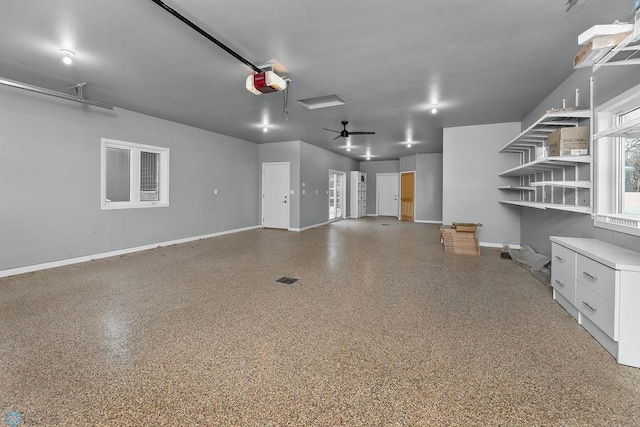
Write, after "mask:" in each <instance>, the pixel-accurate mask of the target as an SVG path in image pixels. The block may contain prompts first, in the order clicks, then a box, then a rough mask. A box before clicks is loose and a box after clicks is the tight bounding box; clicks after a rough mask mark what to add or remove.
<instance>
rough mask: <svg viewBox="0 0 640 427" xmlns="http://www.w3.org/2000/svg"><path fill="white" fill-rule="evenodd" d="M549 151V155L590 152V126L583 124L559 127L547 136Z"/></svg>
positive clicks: (572, 154)
mask: <svg viewBox="0 0 640 427" xmlns="http://www.w3.org/2000/svg"><path fill="white" fill-rule="evenodd" d="M547 152H548V154H549V157H553V156H581V155H587V154H589V128H588V127H587V126H581V127H570V128H562V129H558V130H557V131H555V132H553V133H552V134H550V135H549V137H548V138H547Z"/></svg>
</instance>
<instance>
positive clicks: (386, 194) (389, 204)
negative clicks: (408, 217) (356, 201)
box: [376, 173, 399, 217]
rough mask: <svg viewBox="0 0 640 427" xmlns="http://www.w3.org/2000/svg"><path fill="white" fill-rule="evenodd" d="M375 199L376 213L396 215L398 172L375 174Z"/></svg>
mask: <svg viewBox="0 0 640 427" xmlns="http://www.w3.org/2000/svg"><path fill="white" fill-rule="evenodd" d="M376 188H377V190H376V193H377V194H376V200H377V205H378V206H377V207H378V215H380V216H395V217H397V216H398V188H399V186H398V174H397V173H379V174H377V175H376Z"/></svg>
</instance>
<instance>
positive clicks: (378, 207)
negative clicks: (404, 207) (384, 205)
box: [376, 172, 401, 219]
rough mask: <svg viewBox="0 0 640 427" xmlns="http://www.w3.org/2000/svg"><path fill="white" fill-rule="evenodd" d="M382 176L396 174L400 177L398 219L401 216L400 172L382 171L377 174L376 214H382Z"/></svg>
mask: <svg viewBox="0 0 640 427" xmlns="http://www.w3.org/2000/svg"><path fill="white" fill-rule="evenodd" d="M380 176H395V177H396V178H398V219H399V218H400V178H401V176H400V174H399V173H398V172H380V173H377V174H376V216H378V215H379V214H380V185H378V184H379V182H380V180H379V177H380Z"/></svg>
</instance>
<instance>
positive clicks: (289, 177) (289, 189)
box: [260, 162, 291, 230]
mask: <svg viewBox="0 0 640 427" xmlns="http://www.w3.org/2000/svg"><path fill="white" fill-rule="evenodd" d="M275 165H287V169H288V170H289V173H288V174H287V196H291V163H290V162H264V163H262V176H261V178H262V179H261V180H260V219H261V221H260V228H264V175H265V166H275ZM290 227H291V197H289V209H287V228H286V229H287V230H288V229H289V228H290Z"/></svg>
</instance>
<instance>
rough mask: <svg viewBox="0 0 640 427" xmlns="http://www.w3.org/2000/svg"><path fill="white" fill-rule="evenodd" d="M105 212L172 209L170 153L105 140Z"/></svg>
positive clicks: (103, 200) (163, 150) (103, 203)
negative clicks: (156, 208)
mask: <svg viewBox="0 0 640 427" xmlns="http://www.w3.org/2000/svg"><path fill="white" fill-rule="evenodd" d="M101 195H102V209H129V208H147V207H158V206H169V149H168V148H162V147H153V146H150V145H142V144H134V143H132V142H124V141H115V140H111V139H104V138H103V139H102V192H101Z"/></svg>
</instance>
